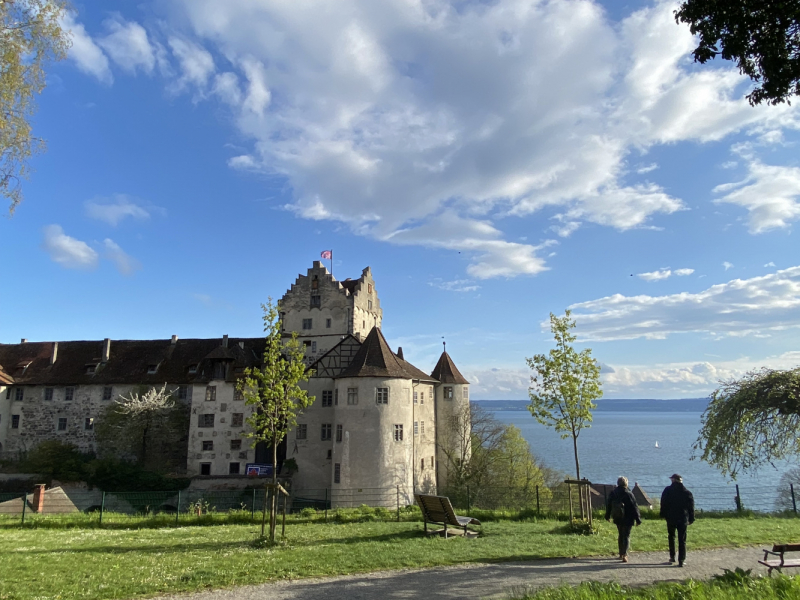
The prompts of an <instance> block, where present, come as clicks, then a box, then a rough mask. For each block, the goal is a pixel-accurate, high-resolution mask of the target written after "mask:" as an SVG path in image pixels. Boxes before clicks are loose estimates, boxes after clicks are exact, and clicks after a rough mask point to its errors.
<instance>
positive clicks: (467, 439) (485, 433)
mask: <svg viewBox="0 0 800 600" xmlns="http://www.w3.org/2000/svg"><path fill="white" fill-rule="evenodd" d="M504 431H505V426H504V425H503V424H502V423H500V422H499V421H498V420H497V419H495V418H494V417H493V416H492V415H491V414H490V413H489V412H487V411H486V410H484V409H483V408H481V407H480V406H478V405H474V406H470V405H469V404H464V405H463V406H462V407H461V409H460V411H459V412H458V413H457V414H454V415H452V416H451V417H450V419H449V420H448V421H447V422H445V423H443V424H442V427H441V429H440V434H439V450H440V456H441V457H442V458H443V459H444V469H445V472H446V473H447V476H446V481H447V486H448V487H452V488H455V489H460V488H462V487H464V486H466V485H468V484H474V485H477V486H480V485H481V484H482V481H483V479H484V477H485V476H486V474H487V473H488V472H489V470H490V468H491V462H492V460H494V458H495V454H494V450H496V449H497V447H498V446H499V444H500V442H501V439H502V437H503V433H504Z"/></svg>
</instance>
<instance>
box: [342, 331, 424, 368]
mask: <svg viewBox="0 0 800 600" xmlns="http://www.w3.org/2000/svg"><path fill="white" fill-rule="evenodd" d="M339 377H396V378H398V379H423V380H425V381H430V377H429V376H428V375H426V374H425V373H424V372H422V371H420V370H419V369H417V368H416V367H415V366H414V365H412V364H410V363H408V362H406V361H404V360H403V359H402V358H400V357H398V356H397V355H396V354H395V353H394V352H392V350H391V348H389V344H388V343H387V342H386V338H385V337H383V333H382V332H381V330H380V329H378V328H377V327H373V328H372V330H371V331H370V332H369V335H367V337H366V339H365V340H364V341H363V342H362V343H361V348H359V349H358V352H357V353H356V355H355V356H354V357H353V359H352V360H351V361H350V365H349V366H348V367H347V368H346V369H345V370H344V371H342V373H341V374H340V375H339Z"/></svg>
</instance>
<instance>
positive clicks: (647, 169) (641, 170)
mask: <svg viewBox="0 0 800 600" xmlns="http://www.w3.org/2000/svg"><path fill="white" fill-rule="evenodd" d="M657 168H658V165H657V164H656V163H651V164H649V165H645V166H642V167H639V168H638V169H636V172H637V173H638V174H639V175H644V174H645V173H649V172H650V171H655V170H656V169H657Z"/></svg>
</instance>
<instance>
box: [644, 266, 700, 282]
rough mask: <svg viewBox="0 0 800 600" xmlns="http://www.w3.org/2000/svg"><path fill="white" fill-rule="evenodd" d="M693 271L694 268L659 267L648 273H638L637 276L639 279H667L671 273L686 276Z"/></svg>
mask: <svg viewBox="0 0 800 600" xmlns="http://www.w3.org/2000/svg"><path fill="white" fill-rule="evenodd" d="M692 273H694V269H675V270H674V271H673V270H672V269H659V270H658V271H651V272H649V273H639V274H638V275H637V277H639V278H640V279H644V280H645V281H661V280H662V279H668V278H669V277H672V276H673V275H676V276H678V277H686V276H687V275H691V274H692Z"/></svg>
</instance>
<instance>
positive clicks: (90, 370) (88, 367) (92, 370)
mask: <svg viewBox="0 0 800 600" xmlns="http://www.w3.org/2000/svg"><path fill="white" fill-rule="evenodd" d="M96 371H97V365H96V364H94V363H92V364H88V365H86V374H87V375H94V374H95V372H96Z"/></svg>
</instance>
